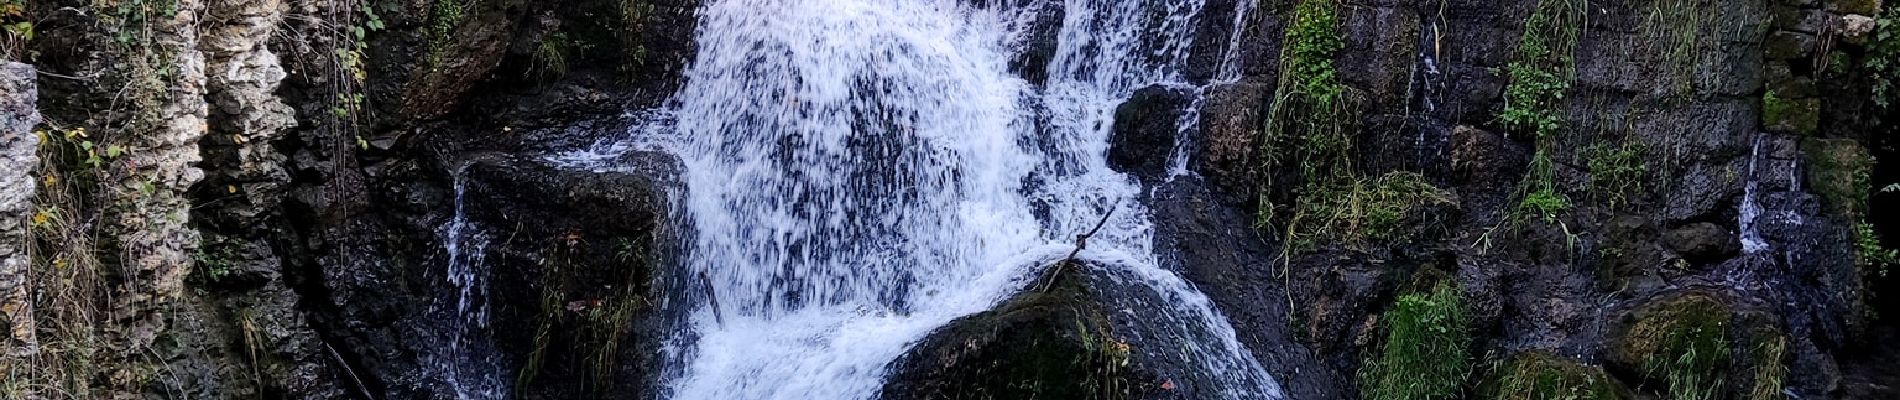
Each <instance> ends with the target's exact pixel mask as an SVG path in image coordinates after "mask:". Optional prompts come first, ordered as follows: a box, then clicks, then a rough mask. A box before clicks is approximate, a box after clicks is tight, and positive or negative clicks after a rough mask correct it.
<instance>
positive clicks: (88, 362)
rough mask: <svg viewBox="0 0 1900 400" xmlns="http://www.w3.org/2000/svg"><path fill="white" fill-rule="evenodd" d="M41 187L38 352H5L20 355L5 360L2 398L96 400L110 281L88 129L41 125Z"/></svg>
mask: <svg viewBox="0 0 1900 400" xmlns="http://www.w3.org/2000/svg"><path fill="white" fill-rule="evenodd" d="M35 134H36V135H38V136H39V141H40V147H39V154H38V156H39V161H40V164H39V166H38V168H36V170H37V171H38V172H39V173H38V175H39V182H38V184H39V187H38V192H37V193H35V197H34V198H33V204H34V206H36V207H37V208H38V209H37V210H35V211H34V214H33V216H32V217H30V220H29V221H28V222H27V223H28V228H29V229H28V231H27V232H28V233H27V235H28V238H29V239H30V241H31V242H30V243H31V246H32V248H31V250H29V254H30V260H29V262H30V263H31V267H30V268H29V269H28V276H27V284H28V285H31V286H33V287H35V290H34V296H35V298H34V299H33V300H32V305H33V307H34V308H35V309H34V311H33V313H34V314H33V315H34V318H33V321H32V324H33V325H30V326H27V327H20V326H14V327H13V328H14V329H20V328H26V329H27V330H28V331H29V332H32V333H34V334H35V335H36V336H37V339H38V342H39V343H38V344H39V348H38V349H18V348H11V347H10V344H11V343H13V342H12V341H0V343H8V344H9V345H8V346H7V348H3V349H0V351H4V352H6V353H7V354H19V356H17V357H18V358H16V359H15V360H18V361H21V362H7V363H0V376H5V377H6V379H4V381H5V383H0V397H5V398H34V397H35V396H36V394H37V395H51V394H55V393H57V394H61V395H65V396H68V397H70V398H93V397H94V396H93V393H92V392H91V391H92V389H93V387H94V386H93V385H92V382H91V379H92V378H93V377H94V376H97V375H98V374H100V373H102V372H103V371H105V370H106V369H108V368H107V366H106V365H103V364H101V361H104V360H105V357H106V356H107V355H106V354H104V351H103V349H104V348H105V345H106V344H105V343H104V341H105V338H102V337H100V336H99V334H98V333H97V330H95V326H96V325H97V324H101V323H103V319H102V317H103V316H104V315H103V314H102V313H103V312H104V310H105V309H106V307H108V303H106V302H105V300H103V299H102V298H101V297H100V296H97V295H98V294H99V293H98V291H99V290H101V288H104V287H106V285H107V278H106V277H107V276H108V275H109V274H111V273H113V272H112V271H110V270H108V269H107V268H106V266H105V263H104V261H103V260H101V259H100V256H101V252H99V251H97V249H99V248H100V246H101V245H102V244H101V243H100V242H101V241H102V238H101V237H100V236H101V235H100V233H99V232H98V230H99V229H98V224H94V223H91V222H90V221H88V219H89V218H91V215H92V210H94V209H95V202H96V199H97V196H98V193H97V191H98V190H99V189H98V184H97V180H98V176H99V174H100V172H101V171H100V170H99V168H97V167H98V165H99V163H97V162H94V161H91V160H92V159H93V158H95V157H97V156H96V151H95V150H94V149H96V146H92V145H89V143H91V138H90V136H89V135H88V134H87V133H86V131H85V129H83V128H70V129H53V130H52V131H48V130H40V131H37V132H36V133H35Z"/></svg>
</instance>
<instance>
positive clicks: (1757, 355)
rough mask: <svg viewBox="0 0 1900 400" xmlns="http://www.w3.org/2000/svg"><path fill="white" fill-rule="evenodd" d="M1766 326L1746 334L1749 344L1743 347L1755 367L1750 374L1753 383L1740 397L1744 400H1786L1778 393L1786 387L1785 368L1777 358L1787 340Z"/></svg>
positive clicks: (1785, 351)
mask: <svg viewBox="0 0 1900 400" xmlns="http://www.w3.org/2000/svg"><path fill="white" fill-rule="evenodd" d="M1769 326H1770V325H1760V326H1758V327H1757V328H1756V329H1753V330H1751V333H1750V334H1749V337H1750V338H1752V339H1753V340H1752V342H1753V344H1751V345H1749V346H1748V348H1747V351H1748V357H1749V359H1752V360H1754V361H1755V363H1754V364H1755V365H1754V374H1752V375H1751V376H1750V379H1751V380H1753V381H1754V382H1752V383H1751V384H1750V385H1749V386H1748V392H1747V393H1746V395H1745V396H1744V397H1743V398H1744V399H1746V400H1779V399H1783V398H1786V397H1787V396H1786V395H1783V394H1782V393H1781V391H1782V389H1783V388H1784V387H1785V386H1786V381H1787V378H1788V365H1787V364H1784V363H1782V362H1781V358H1782V356H1783V355H1785V354H1786V353H1787V351H1788V339H1787V338H1785V337H1783V336H1782V335H1781V331H1779V330H1776V329H1772V328H1770V327H1769Z"/></svg>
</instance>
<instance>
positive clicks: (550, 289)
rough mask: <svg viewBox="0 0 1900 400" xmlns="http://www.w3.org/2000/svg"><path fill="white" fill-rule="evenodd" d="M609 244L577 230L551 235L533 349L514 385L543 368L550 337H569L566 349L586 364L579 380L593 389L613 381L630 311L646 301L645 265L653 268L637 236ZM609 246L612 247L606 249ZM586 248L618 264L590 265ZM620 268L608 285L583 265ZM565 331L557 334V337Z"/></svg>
mask: <svg viewBox="0 0 1900 400" xmlns="http://www.w3.org/2000/svg"><path fill="white" fill-rule="evenodd" d="M614 243H615V245H614V246H613V247H612V248H611V249H608V248H600V249H592V248H590V247H591V246H590V245H589V244H588V243H586V241H585V240H583V238H581V237H580V234H578V233H569V234H566V235H563V236H562V237H558V238H554V239H553V241H552V244H551V245H550V246H549V247H548V248H547V251H546V253H545V254H543V255H542V256H543V257H544V259H543V262H542V264H541V265H542V268H543V270H542V271H541V273H540V281H539V282H537V283H536V286H538V287H539V288H540V289H541V294H540V296H539V297H540V300H539V302H538V303H539V305H540V311H541V315H540V321H539V323H538V324H537V325H536V327H535V331H534V332H535V333H534V336H533V339H532V340H533V342H532V344H531V345H532V349H533V350H532V351H530V352H529V354H528V357H527V360H526V361H525V362H524V363H523V364H522V368H521V370H520V372H519V374H518V375H516V377H515V381H516V385H523V386H525V385H527V384H529V383H531V382H533V381H534V379H535V378H537V377H539V376H540V374H541V368H542V367H543V366H544V365H546V362H547V357H548V355H549V354H550V352H551V351H554V350H555V349H553V348H552V347H550V346H552V344H553V343H572V346H573V347H570V348H568V349H566V350H567V351H566V352H565V353H571V354H573V357H576V358H578V360H577V361H578V363H579V365H580V367H581V368H583V369H584V372H585V373H586V375H585V378H586V379H585V380H583V381H582V382H583V384H584V385H585V386H586V387H587V388H589V389H591V390H594V391H596V392H599V391H604V390H607V389H608V388H610V387H612V386H613V384H614V383H613V382H612V381H611V379H612V377H613V376H614V375H613V373H614V367H615V366H616V365H618V364H619V361H620V353H621V351H622V350H624V349H623V348H622V347H621V341H622V340H625V339H626V338H627V335H628V333H629V332H630V330H632V329H633V326H634V321H633V318H634V316H635V315H636V314H637V313H638V312H639V311H641V310H643V309H645V308H646V307H647V306H649V305H650V304H649V303H648V302H647V298H646V296H645V295H644V294H645V290H646V288H647V285H646V284H645V278H646V276H645V271H649V270H651V269H652V262H653V261H652V260H651V259H649V258H648V256H649V255H650V253H649V252H648V251H646V248H645V246H643V245H642V244H641V242H640V241H639V240H637V239H633V238H618V239H617V240H615V241H614ZM609 250H611V252H608V251H609ZM589 254H600V255H604V256H605V257H606V260H608V261H610V262H612V263H615V264H618V265H616V266H611V267H605V268H602V267H598V266H595V267H589V266H586V265H584V264H583V263H586V262H588V260H590V259H596V260H598V259H600V258H589V257H588V255H589ZM584 268H585V269H608V270H613V271H622V272H623V273H622V275H621V278H623V279H622V280H621V281H619V282H613V283H609V284H606V285H600V284H599V283H592V282H587V280H589V279H594V278H597V277H594V276H592V275H585V276H584V274H586V272H584V271H583V269H584ZM557 336H558V337H566V338H567V339H565V340H557V339H556V337H557Z"/></svg>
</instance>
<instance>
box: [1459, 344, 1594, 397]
mask: <svg viewBox="0 0 1900 400" xmlns="http://www.w3.org/2000/svg"><path fill="white" fill-rule="evenodd" d="M1492 379H1493V381H1492V382H1489V384H1488V385H1486V386H1487V389H1488V392H1489V393H1488V395H1487V396H1485V398H1489V399H1495V400H1620V399H1623V398H1624V397H1625V396H1624V395H1623V393H1622V388H1621V387H1619V386H1618V384H1617V382H1616V380H1615V379H1613V378H1611V377H1610V376H1609V374H1606V373H1604V372H1603V368H1601V367H1597V366H1594V365H1583V364H1579V363H1577V362H1576V361H1572V360H1568V359H1565V358H1563V357H1559V356H1557V355H1555V354H1550V353H1544V352H1529V353H1522V354H1518V355H1517V356H1515V357H1512V358H1511V360H1510V361H1509V362H1507V363H1505V364H1504V365H1503V366H1501V369H1499V370H1498V371H1497V372H1496V373H1494V377H1493V378H1492Z"/></svg>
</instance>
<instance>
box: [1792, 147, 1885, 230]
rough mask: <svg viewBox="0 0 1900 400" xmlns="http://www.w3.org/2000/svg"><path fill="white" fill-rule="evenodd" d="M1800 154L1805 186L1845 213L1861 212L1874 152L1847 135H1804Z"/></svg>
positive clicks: (1865, 200) (1838, 210) (1868, 191)
mask: <svg viewBox="0 0 1900 400" xmlns="http://www.w3.org/2000/svg"><path fill="white" fill-rule="evenodd" d="M1801 155H1802V157H1803V158H1804V159H1805V160H1804V161H1806V163H1807V165H1806V168H1803V169H1804V170H1806V171H1807V183H1808V186H1809V187H1811V188H1813V190H1814V193H1816V194H1820V195H1821V198H1822V199H1823V200H1826V201H1827V204H1828V206H1830V207H1833V208H1834V210H1835V211H1837V212H1840V213H1842V214H1844V215H1863V213H1864V212H1865V211H1866V209H1867V198H1868V196H1869V195H1870V194H1871V192H1872V177H1871V176H1872V175H1871V173H1872V171H1873V166H1874V159H1873V156H1871V155H1869V154H1868V153H1867V148H1866V147H1862V146H1861V145H1860V143H1859V142H1856V141H1854V140H1850V139H1806V140H1802V141H1801Z"/></svg>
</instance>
